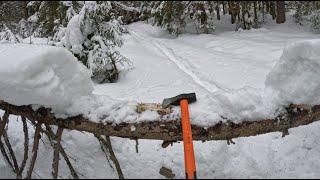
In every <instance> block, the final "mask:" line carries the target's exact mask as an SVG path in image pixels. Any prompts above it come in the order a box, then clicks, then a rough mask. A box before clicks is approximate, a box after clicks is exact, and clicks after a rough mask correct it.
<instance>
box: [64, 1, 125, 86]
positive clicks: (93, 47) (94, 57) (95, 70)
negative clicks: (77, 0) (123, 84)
mask: <svg viewBox="0 0 320 180" xmlns="http://www.w3.org/2000/svg"><path fill="white" fill-rule="evenodd" d="M113 7H114V6H113V4H112V2H110V1H103V2H86V3H85V5H84V6H83V8H82V10H81V11H80V13H79V15H76V16H74V17H73V18H72V19H71V20H70V22H69V24H68V26H67V30H66V36H65V42H64V44H65V46H66V47H67V48H68V49H69V50H70V51H71V52H72V53H73V54H75V56H76V57H78V59H79V60H80V61H81V62H83V63H84V64H85V65H86V66H87V67H88V68H89V69H90V70H91V72H92V78H93V79H94V80H95V81H97V82H98V83H105V82H115V81H116V80H117V79H118V75H119V69H118V65H119V64H121V63H124V62H128V60H127V59H126V58H125V57H123V56H122V55H121V54H120V53H119V52H118V51H116V48H117V47H120V46H122V44H123V42H122V39H121V35H122V33H123V32H124V31H125V29H124V27H123V26H122V23H121V20H120V19H119V18H118V17H116V10H115V9H114V8H113Z"/></svg>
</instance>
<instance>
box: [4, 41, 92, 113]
mask: <svg viewBox="0 0 320 180" xmlns="http://www.w3.org/2000/svg"><path fill="white" fill-rule="evenodd" d="M0 64H1V65H0V97H1V99H2V100H5V101H7V102H9V103H12V104H15V105H26V104H39V105H44V106H50V107H57V108H60V109H62V108H64V107H65V106H67V105H69V104H71V103H72V102H73V101H74V100H75V99H78V98H79V97H81V96H84V95H88V94H91V92H92V90H93V85H92V82H91V79H90V74H89V71H88V70H87V69H86V67H85V66H84V65H82V64H81V63H79V62H78V61H77V59H76V58H75V57H74V56H73V55H72V54H71V53H70V52H69V51H67V50H66V49H63V48H58V47H51V46H45V45H43V46H41V45H29V44H9V43H3V44H0Z"/></svg>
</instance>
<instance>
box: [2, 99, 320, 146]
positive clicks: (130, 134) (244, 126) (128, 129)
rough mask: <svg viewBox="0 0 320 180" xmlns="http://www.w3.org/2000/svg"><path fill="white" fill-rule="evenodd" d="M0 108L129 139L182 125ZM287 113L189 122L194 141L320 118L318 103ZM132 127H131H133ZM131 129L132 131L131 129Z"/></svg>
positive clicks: (158, 136) (175, 131) (164, 135)
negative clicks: (104, 120)
mask: <svg viewBox="0 0 320 180" xmlns="http://www.w3.org/2000/svg"><path fill="white" fill-rule="evenodd" d="M0 109H2V110H5V111H8V112H9V113H10V114H12V115H17V116H23V117H26V118H28V119H30V120H34V121H37V122H38V123H43V124H46V125H54V126H58V127H61V128H64V129H68V130H77V131H84V132H88V133H93V134H95V135H105V136H116V137H122V138H130V139H154V140H164V141H165V142H172V141H181V140H182V136H181V135H182V134H181V125H180V120H179V119H172V120H170V121H165V122H160V121H153V122H143V123H120V124H116V125H114V124H112V123H96V122H92V121H90V120H89V119H86V118H85V117H83V116H80V115H79V116H75V117H70V118H67V119H61V118H56V117H54V115H53V114H51V113H50V109H46V108H39V109H38V110H36V111H35V110H33V109H32V108H31V106H30V105H28V106H15V105H12V104H9V103H6V102H4V101H1V100H0ZM286 109H287V111H286V113H284V114H282V115H279V116H278V117H277V118H275V119H265V120H257V121H245V122H242V123H240V124H235V123H232V122H226V123H222V122H220V123H218V124H216V125H215V126H212V127H209V128H204V127H200V126H197V125H192V133H193V139H194V140H201V141H210V140H230V139H232V138H238V137H248V136H256V135H259V134H266V133H270V132H284V133H285V132H287V131H288V129H289V128H294V127H298V126H302V125H307V124H310V123H312V122H315V121H319V120H320V105H315V106H308V105H289V106H288V107H287V108H286ZM133 127H134V128H133ZM133 129H134V131H132V130H133Z"/></svg>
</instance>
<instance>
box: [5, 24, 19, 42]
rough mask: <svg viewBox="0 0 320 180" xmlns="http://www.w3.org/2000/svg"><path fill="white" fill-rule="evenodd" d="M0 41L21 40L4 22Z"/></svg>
mask: <svg viewBox="0 0 320 180" xmlns="http://www.w3.org/2000/svg"><path fill="white" fill-rule="evenodd" d="M0 42H11V43H20V42H22V40H21V39H20V37H18V36H16V35H15V34H14V33H13V32H12V31H11V30H10V29H9V28H8V27H7V26H6V25H5V24H4V25H3V28H2V31H1V32H0Z"/></svg>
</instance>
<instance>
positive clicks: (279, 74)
mask: <svg viewBox="0 0 320 180" xmlns="http://www.w3.org/2000/svg"><path fill="white" fill-rule="evenodd" d="M319 50H320V39H314V40H305V41H300V42H296V43H293V44H292V45H290V46H288V47H286V48H285V50H284V52H283V54H282V56H281V58H280V60H279V61H278V62H277V64H276V65H275V67H274V68H273V69H272V70H271V72H270V73H269V74H268V76H267V80H266V86H267V87H270V88H272V89H273V90H274V91H275V92H276V93H277V95H278V98H279V99H278V101H279V104H289V103H295V104H320V91H319V89H320V79H319V77H320V71H319V69H320V51H319Z"/></svg>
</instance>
